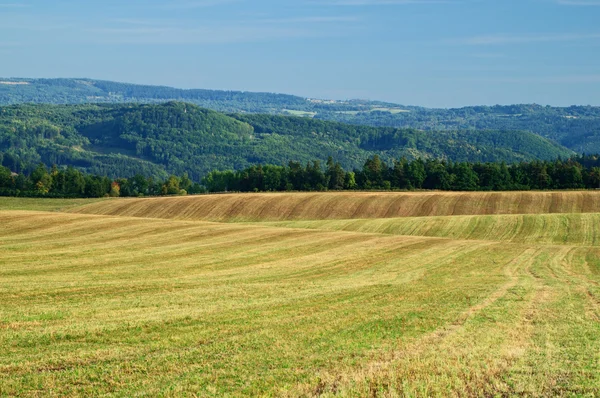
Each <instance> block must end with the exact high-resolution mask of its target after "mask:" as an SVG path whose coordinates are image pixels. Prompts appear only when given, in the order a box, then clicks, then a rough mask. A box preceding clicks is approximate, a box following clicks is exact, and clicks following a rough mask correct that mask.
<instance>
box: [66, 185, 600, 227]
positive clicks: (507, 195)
mask: <svg viewBox="0 0 600 398" xmlns="http://www.w3.org/2000/svg"><path fill="white" fill-rule="evenodd" d="M71 211H72V212H75V213H86V214H98V215H113V216H128V217H151V218H164V219H173V220H210V221H278V220H329V219H356V218H394V217H422V216H453V215H484V214H542V213H600V192H593V191H573V192H490V193H485V192H475V193H461V192H459V193H454V192H433V193H388V192H386V193H364V192H343V193H273V194H223V195H204V196H188V197H169V198H146V199H125V200H123V199H117V200H105V201H100V202H96V203H92V204H89V205H86V206H82V207H78V208H75V209H74V210H71Z"/></svg>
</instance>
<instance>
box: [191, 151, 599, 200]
mask: <svg viewBox="0 0 600 398" xmlns="http://www.w3.org/2000/svg"><path fill="white" fill-rule="evenodd" d="M202 184H203V186H204V187H205V188H206V189H207V190H208V191H209V192H223V191H241V192H252V191H254V192H257V191H327V190H352V189H359V190H420V189H427V190H447V191H509V190H549V189H597V188H600V157H599V156H580V157H573V158H571V159H568V160H555V161H533V162H521V163H516V164H512V165H508V164H506V163H505V162H501V163H468V162H457V163H453V162H447V161H443V160H437V159H430V160H423V159H416V160H413V161H408V160H407V159H406V158H401V159H398V160H395V161H394V162H392V163H390V164H386V163H385V162H383V161H382V160H381V158H380V157H379V156H377V155H375V156H374V157H372V158H370V159H368V160H367V161H366V162H365V164H364V165H363V167H362V168H360V169H356V170H353V171H346V170H344V169H343V167H342V166H341V165H340V164H339V163H338V162H335V161H334V160H333V159H332V158H330V159H328V161H327V163H326V164H325V165H324V167H323V166H322V165H321V163H320V162H319V161H313V162H309V163H307V164H306V166H303V165H302V164H300V163H298V162H290V163H289V165H287V166H272V165H264V166H261V165H259V166H252V167H249V168H248V169H245V170H241V171H225V172H222V171H214V172H212V173H210V174H209V175H207V176H206V177H205V178H204V179H203V180H202Z"/></svg>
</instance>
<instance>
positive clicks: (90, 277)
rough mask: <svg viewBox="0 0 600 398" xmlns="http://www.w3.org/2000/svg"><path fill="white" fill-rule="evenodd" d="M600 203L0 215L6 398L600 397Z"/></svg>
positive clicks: (538, 200)
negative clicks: (226, 397)
mask: <svg viewBox="0 0 600 398" xmlns="http://www.w3.org/2000/svg"><path fill="white" fill-rule="evenodd" d="M599 221H600V192H589V191H581V192H526V193H525V192H506V193H439V192H431V193H350V192H344V193H323V194H321V193H319V194H317V193H289V194H287V193H286V194H244V195H242V194H227V195H207V196H198V197H175V198H170V197H169V198H149V199H107V200H95V201H79V202H68V201H48V200H37V199H30V200H28V201H27V202H24V201H23V200H21V199H2V200H1V201H0V225H1V226H2V227H1V228H0V302H2V306H0V396H4V395H23V396H41V395H51V396H64V395H114V396H131V395H149V396H181V395H197V396H215V395H221V396H222V395H229V396H257V395H258V396H260V395H264V396H290V397H294V396H436V395H443V396H448V395H450V396H452V395H454V396H494V395H500V396H511V395H529V396H568V395H576V396H586V395H587V396H596V395H598V394H600V227H599Z"/></svg>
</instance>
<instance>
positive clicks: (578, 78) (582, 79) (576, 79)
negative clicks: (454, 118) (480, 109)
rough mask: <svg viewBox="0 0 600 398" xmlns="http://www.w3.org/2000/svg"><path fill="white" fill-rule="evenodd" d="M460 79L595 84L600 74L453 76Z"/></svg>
mask: <svg viewBox="0 0 600 398" xmlns="http://www.w3.org/2000/svg"><path fill="white" fill-rule="evenodd" d="M453 79H455V80H461V81H475V82H488V83H515V84H535V83H542V84H595V83H600V75H562V76H527V77H510V76H509V77H466V78H453Z"/></svg>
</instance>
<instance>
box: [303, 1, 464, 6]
mask: <svg viewBox="0 0 600 398" xmlns="http://www.w3.org/2000/svg"><path fill="white" fill-rule="evenodd" d="M459 2H460V1H457V0H323V1H310V2H309V3H311V4H319V5H326V6H382V5H409V4H454V3H459Z"/></svg>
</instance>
